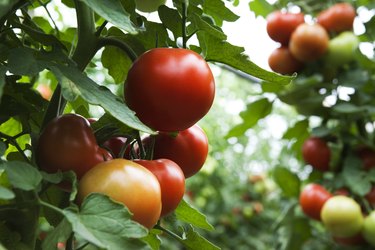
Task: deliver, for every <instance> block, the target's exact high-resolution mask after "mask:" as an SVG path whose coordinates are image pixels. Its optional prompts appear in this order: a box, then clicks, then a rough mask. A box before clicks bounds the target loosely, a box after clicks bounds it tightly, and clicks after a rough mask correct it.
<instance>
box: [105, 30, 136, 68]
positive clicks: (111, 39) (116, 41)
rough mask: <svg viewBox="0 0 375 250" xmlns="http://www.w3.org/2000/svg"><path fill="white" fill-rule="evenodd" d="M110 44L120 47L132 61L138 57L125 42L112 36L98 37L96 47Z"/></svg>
mask: <svg viewBox="0 0 375 250" xmlns="http://www.w3.org/2000/svg"><path fill="white" fill-rule="evenodd" d="M110 45H111V46H115V47H117V48H119V49H122V50H123V51H124V52H125V53H126V54H127V55H128V56H129V58H130V59H131V60H132V61H133V62H134V61H135V60H136V59H137V58H138V55H137V54H136V53H135V52H134V50H133V49H132V48H131V47H130V46H129V45H128V44H127V43H126V42H124V41H122V40H120V39H118V38H116V37H112V36H109V37H101V38H99V40H98V49H100V48H102V47H105V46H110Z"/></svg>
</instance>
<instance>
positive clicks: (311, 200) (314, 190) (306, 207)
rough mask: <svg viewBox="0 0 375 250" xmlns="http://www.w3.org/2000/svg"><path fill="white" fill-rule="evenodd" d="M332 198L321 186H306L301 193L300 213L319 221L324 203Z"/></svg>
mask: <svg viewBox="0 0 375 250" xmlns="http://www.w3.org/2000/svg"><path fill="white" fill-rule="evenodd" d="M331 197H332V194H331V193H330V192H328V191H327V190H326V189H325V188H324V187H323V186H321V185H318V184H308V185H307V186H306V187H305V188H304V189H303V190H302V192H301V194H300V197H299V203H300V206H301V208H302V211H303V212H304V213H305V214H306V215H307V216H309V217H311V218H313V219H315V220H320V212H321V210H322V207H323V205H324V203H325V202H326V201H327V200H328V199H329V198H331Z"/></svg>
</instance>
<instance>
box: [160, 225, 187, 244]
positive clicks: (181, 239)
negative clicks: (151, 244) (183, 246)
mask: <svg viewBox="0 0 375 250" xmlns="http://www.w3.org/2000/svg"><path fill="white" fill-rule="evenodd" d="M154 228H156V229H159V230H161V231H163V232H165V233H167V234H168V235H169V236H171V237H172V238H174V239H176V240H178V241H180V242H182V241H183V240H184V239H183V238H181V237H180V236H179V235H177V234H175V233H174V232H172V231H170V230H168V229H166V228H164V227H162V226H160V224H159V223H158V224H156V225H155V227H154Z"/></svg>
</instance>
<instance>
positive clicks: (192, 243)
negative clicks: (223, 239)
mask: <svg viewBox="0 0 375 250" xmlns="http://www.w3.org/2000/svg"><path fill="white" fill-rule="evenodd" d="M180 242H181V243H182V244H183V245H184V246H185V247H186V248H187V249H190V250H196V249H204V250H220V248H219V247H217V246H215V245H214V244H213V243H211V242H209V241H208V240H207V239H205V238H203V237H202V236H201V235H200V234H199V233H198V232H196V231H195V230H194V228H193V227H192V226H191V225H190V226H189V231H187V232H185V238H184V239H183V240H181V241H180Z"/></svg>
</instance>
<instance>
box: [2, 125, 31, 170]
mask: <svg viewBox="0 0 375 250" xmlns="http://www.w3.org/2000/svg"><path fill="white" fill-rule="evenodd" d="M24 134H27V133H26V132H21V133H19V134H17V135H15V136H9V135H7V134H4V133H2V132H0V137H2V138H4V139H6V140H7V141H8V142H9V143H10V144H12V145H13V146H15V147H16V149H17V150H18V152H19V153H20V154H21V155H22V158H23V159H24V160H25V161H26V162H27V163H31V162H30V159H29V158H28V157H27V156H26V155H25V152H24V151H23V150H22V148H21V146H20V145H19V144H18V142H17V138H18V137H20V136H22V135H24Z"/></svg>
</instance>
